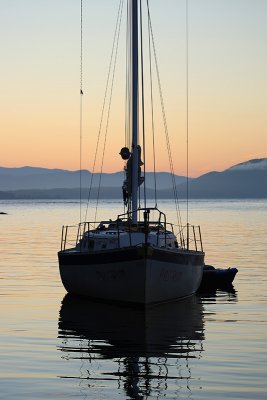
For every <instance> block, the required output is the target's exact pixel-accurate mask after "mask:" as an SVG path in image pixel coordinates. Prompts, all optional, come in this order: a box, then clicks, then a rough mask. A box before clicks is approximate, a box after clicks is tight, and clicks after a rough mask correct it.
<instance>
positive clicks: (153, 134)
mask: <svg viewBox="0 0 267 400" xmlns="http://www.w3.org/2000/svg"><path fill="white" fill-rule="evenodd" d="M148 10H149V3H148V0H147V11H148ZM148 49H149V75H150V103H151V124H152V147H153V169H154V171H153V173H154V200H155V207H156V208H157V206H158V205H157V202H158V200H157V175H156V147H155V122H154V99H153V77H152V60H151V33H150V29H149V18H148Z"/></svg>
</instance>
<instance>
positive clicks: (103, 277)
mask: <svg viewBox="0 0 267 400" xmlns="http://www.w3.org/2000/svg"><path fill="white" fill-rule="evenodd" d="M129 10H130V11H129V15H130V18H128V24H129V30H130V33H131V34H130V37H131V40H130V45H129V46H130V60H131V67H130V69H129V70H130V72H129V74H130V88H131V90H130V96H129V107H130V109H131V112H130V115H131V123H130V125H131V146H130V149H129V148H128V147H123V148H122V149H121V152H120V155H121V157H122V159H123V160H125V164H126V165H125V180H124V182H123V185H122V191H123V201H124V205H125V206H126V207H127V210H126V212H123V213H121V214H120V215H118V216H116V217H115V218H113V219H110V220H103V221H99V222H97V223H96V222H95V221H93V222H90V221H85V222H80V223H79V224H78V227H77V233H76V235H75V236H76V240H75V243H74V245H73V246H71V247H70V248H68V245H67V244H68V243H69V237H68V235H69V232H70V228H69V227H68V226H63V228H62V240H61V250H60V251H59V253H58V259H59V269H60V275H61V280H62V283H63V285H64V287H65V289H66V290H67V292H69V293H71V294H76V295H82V296H87V297H91V298H99V299H104V300H108V301H120V302H129V303H138V304H151V303H158V302H166V301H171V300H175V299H182V298H185V297H187V296H190V295H192V294H193V293H195V292H196V291H197V289H198V287H199V285H200V283H201V279H202V274H203V266H204V252H203V248H202V240H201V233H200V228H199V227H197V228H195V227H194V226H189V224H188V223H187V226H186V229H185V231H186V232H187V237H186V239H185V238H184V236H183V230H182V228H181V227H180V228H179V238H178V236H177V235H176V234H175V231H174V229H175V228H174V225H173V224H172V223H169V222H167V218H166V214H165V213H164V212H163V211H161V210H159V209H158V207H157V205H155V207H147V206H146V204H145V206H144V207H141V206H140V204H139V202H138V200H139V188H140V186H141V185H142V184H143V183H144V181H145V176H142V172H141V168H142V166H143V162H142V160H141V146H140V144H139V110H138V109H139V92H140V88H139V86H140V78H139V64H140V59H139V16H140V10H139V1H138V0H129ZM189 228H191V229H192V232H193V239H192V240H191V239H190V237H189V230H190V229H189ZM197 233H198V234H199V235H197ZM189 244H190V246H189ZM192 244H193V246H192ZM189 247H190V248H189ZM191 247H193V248H191Z"/></svg>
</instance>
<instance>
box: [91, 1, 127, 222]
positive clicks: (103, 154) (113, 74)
mask: <svg viewBox="0 0 267 400" xmlns="http://www.w3.org/2000/svg"><path fill="white" fill-rule="evenodd" d="M120 4H121V9H120V18H119V25H118V26H119V29H118V32H117V37H116V47H115V56H114V65H113V71H112V79H111V88H110V96H109V103H108V113H107V122H106V129H105V138H104V147H103V152H102V159H101V168H100V177H99V184H98V189H97V201H96V208H95V219H94V221H95V222H96V217H97V211H98V204H99V194H100V187H101V181H102V173H103V165H104V157H105V150H106V142H107V133H108V127H109V116H110V109H111V100H112V94H113V86H114V78H115V71H116V65H117V55H118V47H119V39H120V31H121V19H122V11H123V4H124V2H123V0H121V2H120Z"/></svg>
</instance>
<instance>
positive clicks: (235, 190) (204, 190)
mask: <svg viewBox="0 0 267 400" xmlns="http://www.w3.org/2000/svg"><path fill="white" fill-rule="evenodd" d="M82 175H83V178H84V180H83V186H84V187H88V186H89V182H90V179H91V174H90V172H88V171H84V172H83V174H82ZM79 176H80V174H79V171H73V172H72V171H65V170H47V169H45V168H32V167H23V168H0V199H70V198H71V199H76V198H77V199H78V198H79V196H80V190H79V188H78V186H79ZM98 180H99V174H97V176H96V177H94V181H93V189H92V192H91V197H92V198H95V197H96V196H97V186H98ZM122 180H123V173H122V172H117V173H114V174H103V177H102V182H101V190H100V198H102V199H108V198H109V199H117V198H121V183H122ZM59 182H60V183H59ZM85 182H86V184H85ZM176 184H177V190H178V195H179V198H186V195H187V185H186V180H185V177H181V176H176ZM16 185H17V186H16ZM7 187H8V188H10V189H4V188H7ZM171 187H172V184H171V176H170V174H168V173H166V172H160V173H157V189H158V190H157V197H158V198H161V199H164V198H165V199H167V198H172V197H173V191H172V189H171ZM87 196H88V189H83V191H82V197H83V198H87ZM153 196H154V190H153V173H151V172H150V173H148V174H147V198H153ZM189 198H192V199H194V198H213V199H214V198H222V199H227V198H267V158H262V159H256V160H249V161H246V162H244V163H241V164H237V165H234V166H232V167H231V168H229V169H227V170H225V171H222V172H215V171H214V172H209V173H207V174H204V175H202V176H200V177H199V178H195V179H191V180H190V182H189Z"/></svg>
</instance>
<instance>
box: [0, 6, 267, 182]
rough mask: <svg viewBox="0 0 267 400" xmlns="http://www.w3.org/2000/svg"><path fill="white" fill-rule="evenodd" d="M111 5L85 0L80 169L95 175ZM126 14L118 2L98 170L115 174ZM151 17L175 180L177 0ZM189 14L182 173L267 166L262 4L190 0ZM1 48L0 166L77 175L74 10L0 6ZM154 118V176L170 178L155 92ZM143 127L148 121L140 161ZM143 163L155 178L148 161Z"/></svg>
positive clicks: (179, 71)
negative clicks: (257, 162) (264, 162)
mask: <svg viewBox="0 0 267 400" xmlns="http://www.w3.org/2000/svg"><path fill="white" fill-rule="evenodd" d="M144 3H145V2H144ZM118 5H119V0H98V1H93V0H83V17H84V18H83V21H84V24H83V38H84V39H83V91H84V96H83V147H82V148H83V154H82V160H83V161H82V167H83V168H84V169H90V170H91V169H92V163H93V157H94V149H95V144H96V138H97V133H98V126H99V121H100V115H101V107H102V102H103V97H104V90H105V82H106V77H107V71H108V64H109V57H110V53H111V46H112V39H113V33H114V28H115V21H116V16H117V11H118ZM125 11H126V1H125V5H124V12H123V18H122V28H121V38H120V46H119V50H118V62H117V68H116V75H115V82H114V92H113V99H112V104H111V114H110V122H109V129H108V136H107V150H106V154H105V159H104V171H105V172H115V171H119V170H121V169H122V167H123V163H122V160H121V158H120V156H119V155H118V153H119V151H120V148H121V147H122V146H123V145H124V125H125V123H124V110H125V87H124V83H125V23H126V22H125V21H126V19H125V15H126V12H125ZM150 11H151V17H152V24H153V30H154V35H155V41H156V47H157V55H158V62H159V68H160V76H161V83H162V89H163V95H164V102H165V110H166V116H167V121H168V127H169V135H170V141H171V147H172V156H173V161H174V168H175V172H176V173H177V174H179V175H183V174H185V173H186V67H185V66H186V45H185V43H186V34H185V21H186V18H185V15H186V0H150ZM188 15H189V17H188V30H189V47H188V50H189V70H188V72H189V92H188V94H189V109H188V111H189V144H190V146H189V154H190V157H189V159H190V164H189V165H190V167H189V175H190V176H199V175H201V174H203V173H205V172H208V171H211V170H217V171H220V170H223V169H226V168H228V167H230V166H231V165H233V164H237V163H239V162H243V161H246V160H248V159H251V158H260V157H267V113H266V109H267V23H266V16H267V1H266V0H188ZM144 31H145V32H147V27H146V25H145V28H144ZM0 41H1V77H0V79H1V96H0V102H1V104H0V106H1V122H0V124H1V146H0V166H2V167H20V166H25V165H30V166H39V167H48V168H63V169H70V170H76V169H79V146H80V143H79V138H80V131H79V129H80V128H79V107H80V96H79V89H80V1H79V0H64V1H63V0H12V1H2V2H1V13H0ZM146 75H147V74H146V72H145V76H146ZM154 81H155V82H156V79H154ZM147 111H148V114H149V106H147ZM155 114H156V118H155V119H156V132H157V143H156V146H157V150H156V152H157V169H158V170H160V171H168V170H169V164H168V158H167V154H165V153H166V152H165V148H166V144H165V139H164V134H163V124H162V117H161V113H160V107H159V99H158V90H157V88H155ZM150 125H151V124H150V119H149V117H148V118H147V120H146V131H147V134H148V139H147V151H148V152H149V146H150V143H151V132H150V131H151V129H150ZM102 152H103V138H101V139H100V156H101V154H102ZM100 162H101V159H100V158H98V160H97V169H98V170H99V168H100ZM147 164H148V165H147V170H152V158H151V156H149V155H148V156H147Z"/></svg>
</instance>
